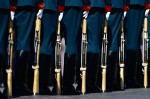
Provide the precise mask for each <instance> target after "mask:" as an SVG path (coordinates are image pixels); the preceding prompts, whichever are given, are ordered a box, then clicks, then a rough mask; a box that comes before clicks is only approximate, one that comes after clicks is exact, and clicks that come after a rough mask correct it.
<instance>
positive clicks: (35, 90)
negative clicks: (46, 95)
mask: <svg viewBox="0 0 150 99" xmlns="http://www.w3.org/2000/svg"><path fill="white" fill-rule="evenodd" d="M40 36H41V19H40V18H38V17H37V19H36V30H35V38H34V54H35V55H34V65H33V66H32V68H33V69H34V80H33V94H34V95H38V94H39V53H40Z"/></svg>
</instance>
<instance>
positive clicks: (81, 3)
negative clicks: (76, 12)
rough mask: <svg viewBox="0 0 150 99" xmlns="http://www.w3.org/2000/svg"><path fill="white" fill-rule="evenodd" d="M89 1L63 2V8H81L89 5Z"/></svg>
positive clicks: (73, 0) (67, 0) (66, 0)
mask: <svg viewBox="0 0 150 99" xmlns="http://www.w3.org/2000/svg"><path fill="white" fill-rule="evenodd" d="M89 4H90V0H65V6H77V7H83V5H89Z"/></svg>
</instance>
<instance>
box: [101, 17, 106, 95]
mask: <svg viewBox="0 0 150 99" xmlns="http://www.w3.org/2000/svg"><path fill="white" fill-rule="evenodd" d="M107 43H108V41H107V19H105V22H104V34H103V41H102V54H101V68H102V92H103V93H104V92H105V91H106V68H107Z"/></svg>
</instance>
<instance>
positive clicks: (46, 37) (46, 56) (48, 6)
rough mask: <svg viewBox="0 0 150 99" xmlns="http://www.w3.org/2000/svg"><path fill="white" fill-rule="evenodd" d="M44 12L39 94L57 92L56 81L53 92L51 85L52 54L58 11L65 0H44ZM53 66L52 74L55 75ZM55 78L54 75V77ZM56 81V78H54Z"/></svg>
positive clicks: (61, 9)
mask: <svg viewBox="0 0 150 99" xmlns="http://www.w3.org/2000/svg"><path fill="white" fill-rule="evenodd" d="M44 5H45V6H44V12H43V16H42V32H41V47H40V61H39V67H40V68H39V73H40V75H39V78H40V80H39V82H40V83H39V84H40V85H39V86H40V87H39V88H40V92H39V94H42V95H43V94H55V90H56V89H55V83H54V82H53V85H54V87H53V93H51V91H50V89H49V88H48V86H49V76H50V67H51V68H52V55H53V53H54V51H53V50H54V42H55V40H56V30H57V21H58V14H59V13H58V11H59V12H62V11H63V9H64V0H44ZM54 68H55V66H53V68H52V70H51V71H53V72H52V73H53V74H52V75H53V76H54V73H55V72H54V70H55V69H54ZM53 78H54V77H53ZM53 81H54V80H53Z"/></svg>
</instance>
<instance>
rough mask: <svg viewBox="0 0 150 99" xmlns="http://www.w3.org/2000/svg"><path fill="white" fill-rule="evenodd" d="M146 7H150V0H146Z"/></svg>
mask: <svg viewBox="0 0 150 99" xmlns="http://www.w3.org/2000/svg"><path fill="white" fill-rule="evenodd" d="M145 9H150V0H146V1H145Z"/></svg>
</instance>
